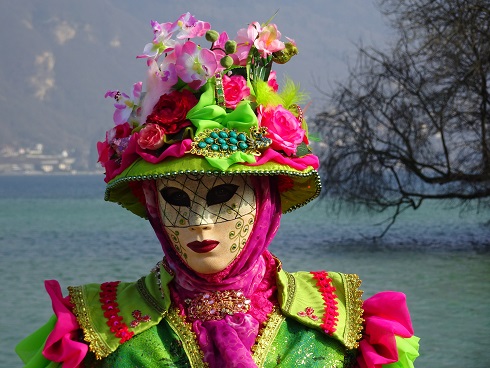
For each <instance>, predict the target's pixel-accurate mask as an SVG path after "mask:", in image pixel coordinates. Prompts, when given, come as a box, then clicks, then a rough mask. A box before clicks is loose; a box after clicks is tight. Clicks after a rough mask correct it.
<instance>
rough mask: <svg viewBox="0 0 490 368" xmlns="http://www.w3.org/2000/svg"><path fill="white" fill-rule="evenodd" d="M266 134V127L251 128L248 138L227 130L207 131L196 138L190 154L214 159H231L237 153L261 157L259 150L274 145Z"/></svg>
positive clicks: (237, 132) (242, 134) (241, 133)
mask: <svg viewBox="0 0 490 368" xmlns="http://www.w3.org/2000/svg"><path fill="white" fill-rule="evenodd" d="M266 134H267V128H266V127H255V126H253V127H251V128H250V134H249V135H248V136H247V135H246V134H245V133H243V132H239V131H236V130H230V129H227V128H222V129H218V128H214V129H213V130H211V129H206V130H204V131H202V132H201V133H199V134H198V135H196V136H195V137H194V141H193V142H192V143H191V150H190V151H189V152H190V153H192V154H194V155H199V156H206V157H213V158H223V157H229V156H231V155H232V154H234V153H235V152H244V153H248V154H251V155H254V156H260V154H261V153H260V151H259V150H261V149H264V148H267V147H269V146H270V145H271V144H272V140H271V139H270V138H267V137H266Z"/></svg>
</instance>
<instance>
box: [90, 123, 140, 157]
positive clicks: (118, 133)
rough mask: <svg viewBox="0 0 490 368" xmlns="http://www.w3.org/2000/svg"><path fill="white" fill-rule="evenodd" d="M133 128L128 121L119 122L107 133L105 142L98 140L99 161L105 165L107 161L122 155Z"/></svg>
mask: <svg viewBox="0 0 490 368" xmlns="http://www.w3.org/2000/svg"><path fill="white" fill-rule="evenodd" d="M131 131H132V128H131V126H130V125H129V124H128V123H124V124H118V125H116V126H115V127H114V128H112V129H109V130H108V131H107V132H106V134H105V142H97V151H98V152H99V162H100V163H101V164H102V166H105V164H106V162H108V161H109V160H111V159H113V158H114V156H115V157H116V158H118V157H121V155H122V153H123V152H124V150H125V149H126V147H127V144H128V141H129V136H130V135H131Z"/></svg>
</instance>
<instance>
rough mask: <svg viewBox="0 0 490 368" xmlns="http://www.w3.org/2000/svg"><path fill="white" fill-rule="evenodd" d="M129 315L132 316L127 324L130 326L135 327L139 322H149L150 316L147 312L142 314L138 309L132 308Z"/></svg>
mask: <svg viewBox="0 0 490 368" xmlns="http://www.w3.org/2000/svg"><path fill="white" fill-rule="evenodd" d="M131 315H132V316H133V317H134V320H132V321H131V323H130V324H129V325H130V326H131V327H132V328H135V327H136V326H139V324H140V323H141V322H150V321H151V317H150V316H149V315H148V314H145V315H144V316H143V313H141V311H140V310H134V311H133V313H131Z"/></svg>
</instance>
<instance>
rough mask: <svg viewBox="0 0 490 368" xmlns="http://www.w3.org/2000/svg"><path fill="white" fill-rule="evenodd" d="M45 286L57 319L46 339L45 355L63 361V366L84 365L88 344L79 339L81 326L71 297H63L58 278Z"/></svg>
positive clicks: (56, 360)
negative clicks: (74, 312)
mask: <svg viewBox="0 0 490 368" xmlns="http://www.w3.org/2000/svg"><path fill="white" fill-rule="evenodd" d="M44 286H45V287H46V291H47V292H48V294H49V296H50V297H51V302H52V305H53V311H54V313H55V315H56V317H57V321H56V324H55V326H54V329H53V331H51V333H50V334H49V336H48V338H47V340H46V343H45V345H44V349H43V355H44V357H45V358H46V359H49V360H51V361H53V362H57V363H63V368H77V367H82V361H83V359H84V358H85V355H87V352H88V345H86V344H85V343H83V342H80V341H78V340H79V335H80V326H79V324H78V322H77V319H76V317H75V315H74V314H73V312H72V306H71V303H70V297H69V296H67V297H65V298H63V294H62V292H61V287H60V284H59V283H58V281H56V280H46V281H45V282H44Z"/></svg>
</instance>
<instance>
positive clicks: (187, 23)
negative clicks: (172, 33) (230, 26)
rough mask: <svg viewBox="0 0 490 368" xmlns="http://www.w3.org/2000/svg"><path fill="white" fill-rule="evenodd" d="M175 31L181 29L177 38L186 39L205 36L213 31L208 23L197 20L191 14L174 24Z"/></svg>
mask: <svg viewBox="0 0 490 368" xmlns="http://www.w3.org/2000/svg"><path fill="white" fill-rule="evenodd" d="M173 29H174V30H176V29H180V32H179V33H178V34H177V36H176V38H178V39H186V38H194V37H202V36H204V35H205V34H206V32H207V31H209V30H210V29H211V25H210V24H209V23H208V22H203V21H201V20H197V19H196V18H194V16H192V15H191V13H185V14H182V15H181V16H180V17H179V19H177V21H176V22H175V23H174V24H173Z"/></svg>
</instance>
